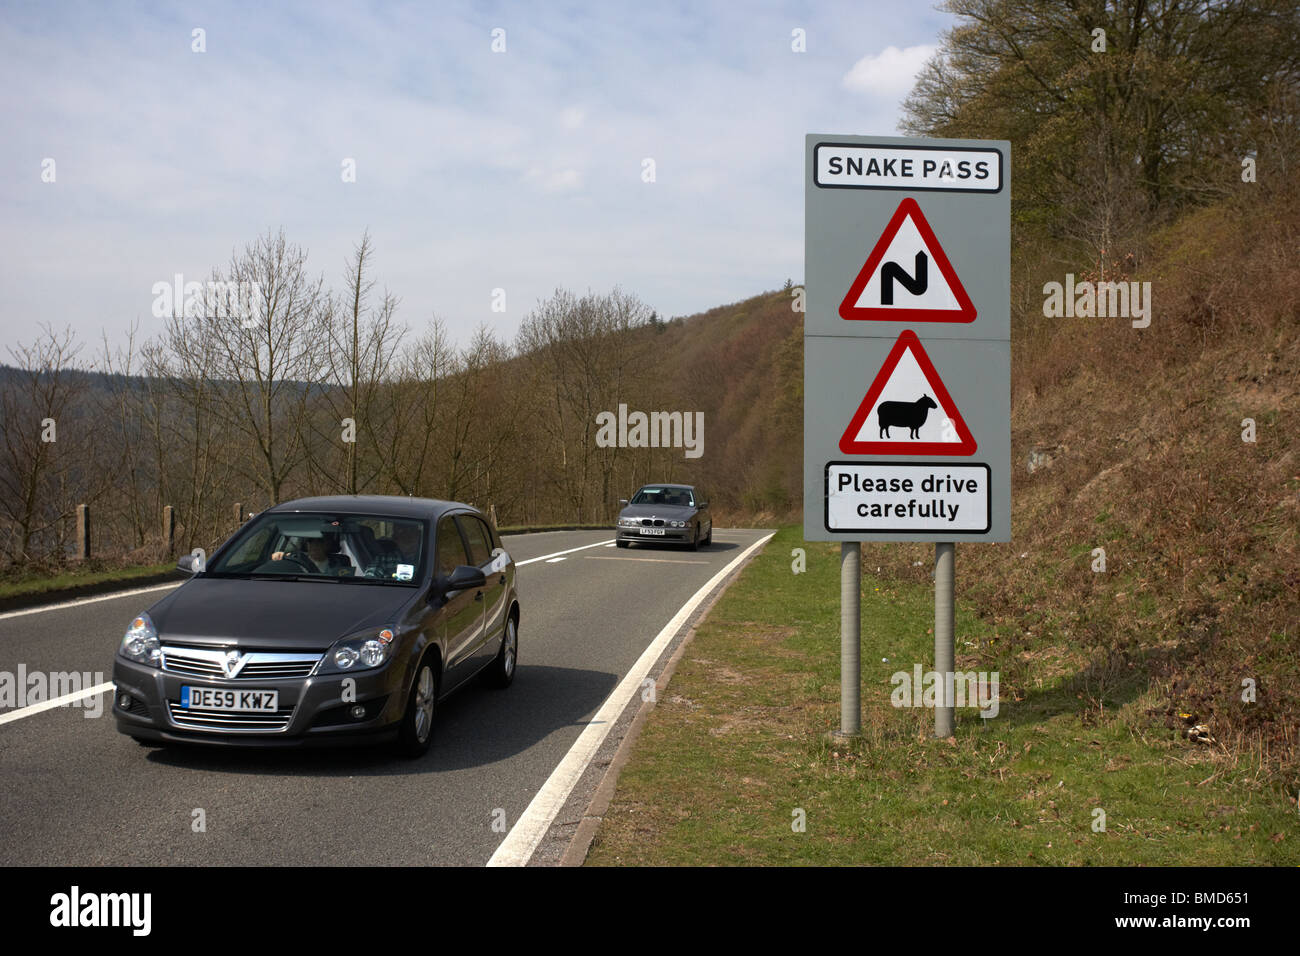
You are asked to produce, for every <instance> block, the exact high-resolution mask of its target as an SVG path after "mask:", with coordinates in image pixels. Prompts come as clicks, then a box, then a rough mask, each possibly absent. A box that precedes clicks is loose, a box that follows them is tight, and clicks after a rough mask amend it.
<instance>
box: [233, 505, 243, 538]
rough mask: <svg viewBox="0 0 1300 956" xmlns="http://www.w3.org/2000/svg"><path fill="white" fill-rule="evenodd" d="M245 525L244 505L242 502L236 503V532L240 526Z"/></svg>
mask: <svg viewBox="0 0 1300 956" xmlns="http://www.w3.org/2000/svg"><path fill="white" fill-rule="evenodd" d="M243 523H244V503H243V502H242V501H236V502H235V530H236V531H238V530H239V526H240V525H241V524H243Z"/></svg>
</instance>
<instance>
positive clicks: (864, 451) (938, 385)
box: [840, 329, 978, 455]
mask: <svg viewBox="0 0 1300 956" xmlns="http://www.w3.org/2000/svg"><path fill="white" fill-rule="evenodd" d="M908 349H911V350H912V355H913V357H915V359H916V364H917V365H919V366H920V367H921V372H922V374H923V375H925V378H926V381H927V382H929V383H930V387H931V388H932V389H933V390H934V398H935V401H937V402H938V403H939V408H940V409H942V410H943V413H944V414H945V415H946V416H947V417H948V419H949V421H951V422H952V424H953V428H955V429H956V430H957V437H958V438H959V439H960V441H958V442H937V441H927V442H922V441H910V440H909V441H889V440H881V441H856V440H855V439H856V437H857V434H858V432H860V431H861V430H862V426H863V425H864V424H865V423H866V421H867V417H868V416H870V414H871V409H872V408H874V407H875V404H876V399H878V398H879V397H880V393H881V392H883V391H884V390H885V386H886V385H887V384H888V383H889V377H890V375H892V374H893V372H894V369H895V368H897V367H898V362H899V359H901V358H902V357H903V353H904V352H906V351H907V350H908ZM977 447H978V446H977V445H976V444H975V438H974V437H973V436H972V435H971V433H970V429H969V428H967V427H966V422H965V421H964V420H963V419H962V417H961V413H960V412H959V411H957V406H956V404H954V402H953V400H952V396H951V395H949V394H948V389H946V388H945V387H944V384H943V379H941V378H940V377H939V373H938V372H936V371H935V368H934V363H933V362H931V361H930V356H928V355H926V354H925V348H924V347H923V346H922V345H921V340H920V339H919V338H917V336H916V333H915V332H913V331H912V330H911V329H904V330H903V332H902V334H900V335H899V336H898V341H897V342H895V343H894V347H893V348H892V349H890V351H889V355H887V356H886V357H885V363H884V364H883V365H881V366H880V371H879V372H877V373H876V378H875V380H874V381H873V382H872V383H871V387H870V388H869V389H867V396H866V398H864V399H863V400H862V404H861V405H859V406H858V410H857V411H856V412H854V413H853V420H852V421H850V422H849V427H848V428H847V429H845V431H844V435H843V437H841V438H840V451H842V452H843V453H844V454H846V455H880V454H890V455H973V454H975V450H976V448H977Z"/></svg>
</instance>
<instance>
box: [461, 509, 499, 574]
mask: <svg viewBox="0 0 1300 956" xmlns="http://www.w3.org/2000/svg"><path fill="white" fill-rule="evenodd" d="M458 520H459V521H460V526H461V528H462V529H463V530H464V532H465V540H466V541H468V542H469V557H470V561H469V563H470V564H474V565H478V566H479V567H480V568H481V567H483V565H485V564H487V563H488V562H489V561H490V560H492V544H491V537H490V536H489V535H488V530H487V525H485V524H484V523H483V522H482V521H480V520H479V519H478V518H475V517H473V516H472V515H461V516H460V518H459V519H458Z"/></svg>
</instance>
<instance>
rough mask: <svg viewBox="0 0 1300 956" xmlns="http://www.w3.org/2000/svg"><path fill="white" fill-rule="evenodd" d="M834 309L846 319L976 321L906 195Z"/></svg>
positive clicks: (916, 207)
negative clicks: (842, 299) (837, 306)
mask: <svg viewBox="0 0 1300 956" xmlns="http://www.w3.org/2000/svg"><path fill="white" fill-rule="evenodd" d="M839 311H840V318H843V319H849V320H854V319H876V320H879V321H886V322H899V321H906V322H974V321H975V306H973V305H972V304H971V301H970V296H968V295H967V294H966V290H965V288H963V287H962V284H961V280H960V279H959V278H957V274H956V273H955V272H954V271H953V268H952V263H950V262H949V261H948V257H947V256H946V255H944V252H943V246H942V245H940V244H939V240H938V239H937V238H935V235H934V230H932V229H931V228H930V224H929V223H928V222H927V221H926V219H925V214H924V213H923V212H921V207H920V206H919V205H917V202H916V200H915V199H912V198H911V197H908V198H907V199H904V200H903V201H902V202H901V203H899V204H898V209H897V211H896V212H895V213H894V216H893V218H892V219H890V220H889V224H888V225H887V226H885V231H884V232H883V233H882V234H881V236H880V239H879V240H878V241H877V242H876V246H875V248H874V249H872V250H871V255H870V256H868V257H867V263H866V265H864V266H863V267H862V271H861V272H859V273H858V277H857V278H856V279H854V280H853V285H852V286H850V287H849V292H848V295H846V296H845V297H844V301H843V302H841V303H840V310H839Z"/></svg>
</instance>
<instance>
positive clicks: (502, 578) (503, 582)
mask: <svg viewBox="0 0 1300 956" xmlns="http://www.w3.org/2000/svg"><path fill="white" fill-rule="evenodd" d="M501 583H502V584H505V583H506V576H505V575H504V574H503V575H501Z"/></svg>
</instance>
